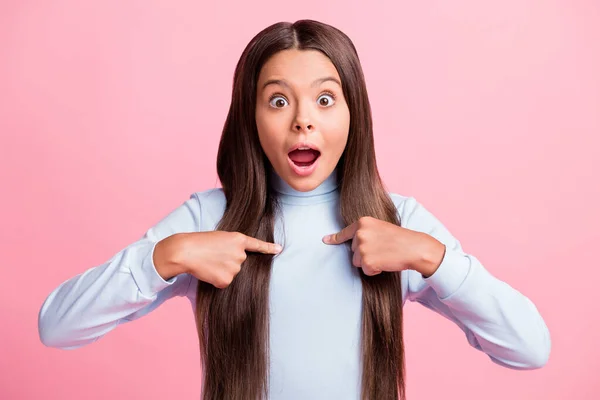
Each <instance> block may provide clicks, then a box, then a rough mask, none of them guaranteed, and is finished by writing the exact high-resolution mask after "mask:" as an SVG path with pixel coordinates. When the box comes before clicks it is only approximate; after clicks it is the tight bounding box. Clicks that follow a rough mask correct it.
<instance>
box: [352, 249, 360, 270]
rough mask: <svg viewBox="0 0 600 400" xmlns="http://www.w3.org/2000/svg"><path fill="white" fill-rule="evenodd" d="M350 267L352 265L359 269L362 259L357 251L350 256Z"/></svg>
mask: <svg viewBox="0 0 600 400" xmlns="http://www.w3.org/2000/svg"><path fill="white" fill-rule="evenodd" d="M352 265H354V266H355V267H356V268H360V267H361V266H362V257H361V256H360V253H359V252H358V251H357V252H355V253H354V255H353V256H352Z"/></svg>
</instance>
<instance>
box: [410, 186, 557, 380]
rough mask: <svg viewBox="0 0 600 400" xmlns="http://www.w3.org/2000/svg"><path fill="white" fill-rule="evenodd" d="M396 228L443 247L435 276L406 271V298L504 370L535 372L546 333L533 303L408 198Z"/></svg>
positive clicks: (542, 360) (544, 354) (546, 346)
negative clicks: (442, 320)
mask: <svg viewBox="0 0 600 400" xmlns="http://www.w3.org/2000/svg"><path fill="white" fill-rule="evenodd" d="M401 218H402V225H403V226H404V227H405V228H408V229H411V230H415V231H420V232H424V233H427V234H429V235H430V236H432V237H434V238H436V239H437V240H439V241H440V242H442V243H443V244H444V245H445V246H446V251H445V255H444V257H443V260H442V262H441V264H440V266H439V267H438V269H437V270H436V272H435V273H434V274H433V275H431V276H430V277H428V278H424V277H423V276H422V275H421V274H420V273H419V272H417V271H414V270H409V271H407V272H408V274H407V276H408V290H407V298H408V299H409V300H411V301H415V302H417V303H420V304H422V305H423V306H425V307H427V308H429V309H431V310H433V311H435V312H436V313H438V314H440V315H442V316H444V317H446V318H448V319H449V320H451V321H452V322H454V323H455V324H456V325H457V326H458V327H459V328H460V329H461V330H462V331H463V332H464V333H465V335H466V338H467V341H468V343H469V344H470V345H471V346H472V347H474V348H475V349H477V350H480V351H483V352H484V353H486V354H487V355H488V356H489V357H490V359H491V360H492V361H493V362H495V363H497V364H499V365H501V366H504V367H507V368H511V369H517V370H525V369H536V368H541V367H542V366H544V365H545V364H546V363H547V360H548V358H549V355H550V347H551V341H550V333H549V330H548V327H547V326H546V323H545V322H544V320H543V318H542V316H541V315H540V313H539V311H538V309H537V308H536V306H535V305H534V303H533V302H532V301H531V300H530V299H529V298H527V297H526V296H524V295H523V294H522V293H520V292H519V291H517V290H516V289H514V288H512V287H511V286H510V285H509V284H507V283H506V282H503V281H501V280H500V279H498V278H496V277H494V276H493V275H492V274H491V273H490V272H488V271H487V270H486V269H485V267H484V266H483V265H482V264H481V262H480V261H479V260H478V259H477V258H476V257H475V256H473V255H471V254H467V253H465V252H464V251H463V249H462V246H461V244H460V242H459V241H458V240H457V239H456V238H455V237H453V236H452V234H451V233H450V232H449V231H448V229H446V227H445V226H444V225H442V223H441V222H440V221H438V220H437V218H436V217H434V216H433V215H432V214H431V213H430V212H429V211H428V210H427V209H425V207H423V206H422V205H421V204H419V203H418V202H417V201H416V200H415V199H414V198H413V197H410V198H407V200H406V201H405V203H404V206H403V210H401Z"/></svg>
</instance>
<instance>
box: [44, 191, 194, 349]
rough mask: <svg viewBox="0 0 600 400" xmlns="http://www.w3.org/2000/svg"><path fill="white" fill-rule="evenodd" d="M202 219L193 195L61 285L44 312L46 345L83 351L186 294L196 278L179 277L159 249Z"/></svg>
mask: <svg viewBox="0 0 600 400" xmlns="http://www.w3.org/2000/svg"><path fill="white" fill-rule="evenodd" d="M199 218H200V203H199V200H198V197H197V196H195V195H192V196H190V199H188V200H187V201H186V202H185V203H183V204H182V205H180V206H179V207H177V208H176V209H175V210H173V211H172V212H171V213H170V214H169V215H168V216H166V217H165V218H163V219H162V220H161V221H159V222H158V223H157V224H156V225H155V226H153V227H151V228H150V229H148V231H147V232H146V233H145V234H144V236H143V237H142V238H141V239H139V240H138V241H136V242H134V243H132V244H130V245H128V246H127V247H125V248H124V249H122V250H121V251H119V252H118V253H117V254H115V255H114V256H113V257H112V258H111V259H110V260H108V261H106V262H105V263H103V264H101V265H98V266H95V267H93V268H90V269H88V270H87V271H85V272H83V273H81V274H79V275H77V276H74V277H72V278H70V279H68V280H66V281H65V282H63V283H62V284H60V285H59V286H58V287H57V288H55V289H54V290H53V291H52V293H50V295H49V296H48V297H47V298H46V300H45V301H44V303H43V304H42V306H41V309H40V311H39V315H38V330H39V336H40V340H41V341H42V343H43V344H44V345H46V346H50V347H57V348H62V349H75V348H79V347H82V346H84V345H87V344H89V343H93V342H95V341H96V340H98V339H100V338H101V337H102V336H104V335H106V334H107V333H108V332H110V331H111V330H113V329H114V328H116V327H117V326H118V325H119V324H121V323H124V322H128V321H132V320H135V319H137V318H140V317H142V316H143V315H146V314H148V313H149V312H151V311H152V310H154V309H155V308H156V307H158V306H159V305H161V304H162V303H164V302H165V301H166V300H168V299H169V298H171V297H174V296H183V295H185V293H186V291H187V288H188V286H189V284H190V281H191V275H188V274H180V275H174V273H173V271H172V270H171V268H170V266H169V265H168V260H167V259H166V257H165V256H164V253H160V255H158V257H157V252H156V249H157V244H159V242H160V241H161V240H163V239H165V238H167V237H170V236H172V235H175V234H177V233H182V232H194V231H197V230H198V228H199ZM163 243H164V242H163ZM157 267H158V268H157ZM159 270H160V271H161V274H163V276H164V278H166V279H167V280H165V279H164V278H163V277H162V276H161V274H159V272H158V271H159Z"/></svg>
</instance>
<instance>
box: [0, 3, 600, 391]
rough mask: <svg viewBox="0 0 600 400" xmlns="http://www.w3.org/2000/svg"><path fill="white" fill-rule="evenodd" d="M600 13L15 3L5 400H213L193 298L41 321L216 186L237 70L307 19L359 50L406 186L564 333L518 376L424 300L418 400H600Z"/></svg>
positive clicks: (3, 334)
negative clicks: (68, 284)
mask: <svg viewBox="0 0 600 400" xmlns="http://www.w3.org/2000/svg"><path fill="white" fill-rule="evenodd" d="M392 3H393V4H392ZM599 16H600V3H598V2H595V1H569V2H567V1H562V2H560V1H533V0H525V1H523V0H520V1H516V0H511V1H487V2H480V1H467V0H458V1H429V2H387V3H386V4H383V3H379V2H369V3H368V5H365V4H364V2H362V1H330V2H322V1H315V0H305V1H301V2H296V3H294V4H291V3H287V4H285V5H284V3H274V2H267V1H262V0H261V1H254V2H251V3H249V2H242V1H239V2H236V3H235V4H232V3H231V2H193V1H170V2H167V1H152V2H149V1H130V2H120V1H119V2H117V1H108V2H79V1H55V2H52V4H49V2H43V1H12V2H11V1H4V2H2V5H0V57H1V59H0V132H1V135H2V137H1V139H2V141H1V145H0V163H1V165H0V178H1V188H2V196H1V199H0V201H1V208H0V213H1V216H0V217H1V218H0V220H1V221H2V229H0V254H1V255H2V261H1V267H0V268H1V271H2V279H0V319H1V321H2V329H0V346H1V350H0V382H1V384H0V398H3V399H39V398H44V399H67V398H69V399H83V398H86V399H126V398H132V399H138V398H139V399H141V398H145V399H161V398H162V399H165V398H168V399H197V398H198V396H199V393H200V381H199V374H200V368H199V352H198V347H197V338H196V333H195V329H194V324H193V316H192V313H191V308H190V306H189V304H188V303H187V300H183V299H176V300H172V301H170V302H168V303H166V304H165V305H163V306H162V307H160V308H159V309H158V310H156V311H155V312H154V313H152V314H151V315H149V316H147V317H145V318H142V319H141V320H138V321H136V322H134V323H130V324H126V325H122V326H120V327H119V328H117V329H116V330H115V331H112V332H111V333H109V334H108V335H107V336H105V337H104V338H102V339H101V340H100V341H98V342H96V343H94V344H92V345H89V346H87V347H84V348H81V349H79V350H76V351H61V350H56V349H51V348H46V347H44V346H43V345H42V344H41V343H40V341H39V338H38V333H37V313H38V311H39V307H40V306H41V304H42V302H43V300H44V299H45V298H46V296H47V295H48V294H49V293H50V291H52V290H53V289H54V288H55V287H56V286H58V285H59V284H60V283H61V282H62V281H64V280H66V279H67V278H69V277H72V276H74V275H76V274H78V273H80V272H82V271H84V270H86V269H88V268H91V267H93V266H95V265H98V264H101V263H103V262H105V261H106V260H108V259H109V258H110V257H111V256H112V255H113V254H114V253H116V252H117V251H119V250H120V249H121V248H123V247H124V246H126V245H127V244H128V243H131V242H133V241H135V240H137V239H138V238H139V237H140V236H141V235H142V234H143V233H144V232H145V230H146V229H147V228H148V227H150V226H151V225H153V224H154V223H156V222H157V221H158V220H159V219H161V218H162V217H164V216H165V215H166V214H167V213H169V212H170V210H172V209H173V208H175V207H176V206H178V205H179V204H180V203H181V202H183V201H184V200H186V199H187V198H188V196H189V194H190V193H192V192H194V191H200V190H205V189H208V188H211V187H215V186H218V182H217V176H216V173H215V156H216V151H217V146H218V141H219V136H220V131H221V128H222V124H223V121H224V118H225V115H226V112H227V109H228V105H229V100H230V89H231V82H232V76H233V70H234V67H235V63H236V61H237V59H238V57H239V55H240V54H241V52H242V49H243V47H244V46H245V45H246V43H247V42H248V41H249V40H250V38H251V37H252V36H253V35H254V34H255V33H257V32H258V31H259V30H260V29H262V28H264V27H265V26H267V25H269V24H271V23H273V22H276V21H279V20H288V21H294V20H297V19H301V18H314V19H319V20H322V21H324V22H328V23H331V24H333V25H335V26H337V27H339V28H341V29H342V30H343V31H345V32H346V33H347V34H348V35H349V36H350V37H351V38H352V39H353V41H354V43H355V44H356V46H357V48H358V51H359V54H360V56H361V59H362V63H363V67H364V71H365V74H366V79H367V84H368V88H369V94H370V98H371V102H372V108H373V114H374V120H375V135H376V145H377V155H378V162H379V167H380V171H381V173H382V176H383V178H384V181H385V183H386V185H387V186H388V189H389V190H390V191H394V192H397V193H402V194H407V195H412V196H415V197H416V198H417V199H419V200H420V201H421V202H422V203H423V204H425V205H426V206H427V207H428V208H429V209H430V210H431V211H432V212H433V213H434V214H435V215H436V216H437V217H438V218H439V219H440V220H441V221H442V222H443V223H444V224H445V225H446V226H447V227H448V228H449V229H450V230H451V232H453V233H454V235H455V236H457V237H458V238H459V239H460V240H461V242H462V244H463V247H464V249H465V250H466V251H468V252H471V253H473V254H476V255H477V256H478V257H479V258H480V259H481V260H482V261H483V262H484V264H485V266H486V267H487V268H488V269H489V270H490V271H491V272H492V273H493V274H495V275H496V276H498V277H499V278H501V279H503V280H505V281H507V282H508V283H509V284H511V285H512V286H514V287H516V288H517V289H519V290H520V291H522V292H523V293H524V294H526V295H527V296H529V297H530V298H531V299H532V300H533V301H534V302H535V304H536V305H537V306H538V308H539V310H540V312H541V313H542V315H543V317H544V318H545V320H546V322H547V324H548V325H549V327H550V331H551V334H552V354H551V357H550V361H549V363H548V365H547V366H546V367H545V368H543V369H542V370H537V371H513V370H510V369H505V368H502V367H500V366H498V365H496V364H493V363H492V362H491V361H490V360H489V359H488V358H487V356H486V355H484V354H483V353H480V352H478V351H476V350H474V349H472V348H471V347H469V346H468V344H467V341H466V338H465V336H464V335H463V333H462V332H461V331H460V330H459V329H458V328H457V327H455V326H454V325H453V324H452V323H450V322H449V321H447V320H445V319H443V318H442V317H439V316H437V315H436V314H434V313H432V312H431V311H429V310H427V309H425V308H423V307H421V306H420V305H418V304H411V303H407V306H406V308H405V310H406V314H405V315H406V333H405V335H406V349H407V357H408V358H407V365H408V395H409V399H413V400H414V399H436V398H440V399H441V398H457V399H458V398H460V399H462V400H467V399H488V400H500V399H506V398H510V399H515V400H516V399H542V398H543V399H547V400H558V399H567V398H569V399H571V398H572V399H590V400H591V399H593V398H598V397H597V396H598V390H599V389H600V385H599V384H598V383H597V382H598V380H597V376H596V372H595V371H597V370H598V368H600V361H599V360H600V347H599V346H598V344H597V343H598V342H597V340H598V337H599V334H600V332H599V329H598V328H599V325H600V321H599V319H598V316H599V311H600V310H599V307H598V303H597V298H598V297H597V290H596V288H597V287H598V279H599V278H600V273H599V272H598V263H599V260H600V259H599V258H598V239H599V235H598V233H597V226H598V222H600V218H599V217H600V212H599V211H598V204H599V202H600V190H599V187H600V185H599V181H600V180H599V176H598V172H599V171H600V163H599V161H598V156H599V154H598V153H599V150H598V149H599V148H600V140H599V139H598V137H599V134H600V117H599V114H600V113H599V112H600V79H599V73H598V71H600V59H599V55H600V45H599V43H600V28H599V26H600V25H599V24H600V18H599ZM307 367H309V366H307Z"/></svg>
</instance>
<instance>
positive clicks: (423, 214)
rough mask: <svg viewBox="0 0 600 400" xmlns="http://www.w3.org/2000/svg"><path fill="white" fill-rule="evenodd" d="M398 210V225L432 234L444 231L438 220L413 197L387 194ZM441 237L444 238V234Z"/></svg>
mask: <svg viewBox="0 0 600 400" xmlns="http://www.w3.org/2000/svg"><path fill="white" fill-rule="evenodd" d="M388 195H389V196H390V198H391V199H392V202H393V203H394V205H395V206H396V209H397V210H398V216H399V217H400V224H401V225H402V226H403V227H405V228H408V229H411V230H414V231H420V232H425V233H429V234H432V233H434V232H436V233H438V232H440V233H441V232H442V231H446V228H445V227H444V225H443V224H442V223H441V221H440V220H438V219H437V217H436V216H435V215H434V214H433V213H432V212H431V211H430V210H429V209H428V208H427V207H426V206H425V205H424V204H423V203H422V202H420V201H419V200H417V199H416V198H415V197H414V196H408V195H402V194H398V193H388ZM442 236H446V232H444V234H443V235H442Z"/></svg>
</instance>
